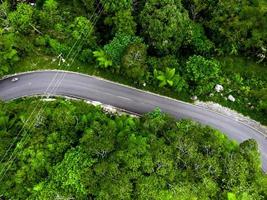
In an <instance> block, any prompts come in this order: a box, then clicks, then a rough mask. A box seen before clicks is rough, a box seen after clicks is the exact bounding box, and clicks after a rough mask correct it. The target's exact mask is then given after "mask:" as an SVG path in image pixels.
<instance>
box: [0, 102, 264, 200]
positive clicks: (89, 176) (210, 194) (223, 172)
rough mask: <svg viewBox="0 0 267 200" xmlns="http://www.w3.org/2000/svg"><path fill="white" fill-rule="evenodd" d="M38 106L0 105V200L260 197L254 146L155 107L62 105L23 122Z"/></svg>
mask: <svg viewBox="0 0 267 200" xmlns="http://www.w3.org/2000/svg"><path fill="white" fill-rule="evenodd" d="M39 104H40V100H39V99H27V100H17V101H13V102H9V103H0V138H1V142H0V158H1V162H0V173H1V176H0V179H1V181H0V199H3V200H4V199H40V200H46V199H140V200H145V199H158V200H168V199H169V200H173V199H177V200H194V199H195V200H196V199H199V200H205V199H206V200H207V199H218V200H219V199H228V200H236V199H238V200H239V199H240V200H251V199H255V200H256V199H266V198H267V176H266V175H265V174H263V172H262V171H261V161H260V155H259V152H258V147H257V143H256V142H255V141H254V140H248V141H244V142H243V143H241V144H237V143H236V142H233V141H230V140H229V139H228V138H227V137H226V136H225V135H223V134H222V133H220V132H219V131H217V130H214V129H211V128H209V127H204V126H201V125H199V124H197V123H195V122H192V121H187V120H180V121H176V120H174V119H173V118H171V117H170V116H167V115H165V114H163V113H161V112H160V110H158V109H156V110H155V111H154V112H151V113H148V114H146V115H144V116H143V117H141V118H136V117H131V116H128V115H121V116H119V115H114V114H108V113H104V112H103V111H102V110H101V108H100V107H94V106H92V105H89V104H86V103H83V102H80V101H69V100H62V99H58V100H56V101H52V102H46V104H45V105H46V106H44V107H43V108H44V109H43V110H42V112H40V113H39V114H38V113H37V112H35V113H34V115H35V116H32V117H30V114H31V112H32V111H33V109H34V108H35V107H36V106H38V105H39ZM28 118H29V119H30V121H28V122H26V119H28ZM33 119H37V120H33ZM22 127H24V128H23V131H22V132H21V131H20V130H21V129H22ZM18 133H20V134H18ZM10 144H15V145H13V146H12V148H10V149H9V148H8V147H9V146H10ZM7 149H9V151H7Z"/></svg>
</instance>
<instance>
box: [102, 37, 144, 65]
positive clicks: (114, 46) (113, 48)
mask: <svg viewBox="0 0 267 200" xmlns="http://www.w3.org/2000/svg"><path fill="white" fill-rule="evenodd" d="M141 42H142V39H141V38H139V37H136V36H131V35H126V34H118V35H116V36H115V37H114V38H113V39H112V41H111V42H110V43H109V44H107V45H105V46H104V51H105V52H106V54H107V55H108V56H109V58H110V59H111V60H112V62H113V64H114V65H116V66H119V65H120V64H121V59H122V57H123V54H124V51H125V50H126V49H127V47H128V46H129V45H130V44H134V43H141Z"/></svg>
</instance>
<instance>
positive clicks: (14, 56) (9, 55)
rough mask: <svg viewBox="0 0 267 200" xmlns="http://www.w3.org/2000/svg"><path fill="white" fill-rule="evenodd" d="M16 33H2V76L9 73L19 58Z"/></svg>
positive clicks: (0, 37) (0, 52) (0, 62)
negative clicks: (15, 45)
mask: <svg viewBox="0 0 267 200" xmlns="http://www.w3.org/2000/svg"><path fill="white" fill-rule="evenodd" d="M15 40H16V37H15V34H12V33H8V34H4V33H2V34H1V33H0V76H2V75H4V74H7V73H8V71H9V69H10V67H11V66H13V65H14V64H15V63H16V62H17V61H18V60H19V57H18V52H17V50H16V49H15V48H14V44H15Z"/></svg>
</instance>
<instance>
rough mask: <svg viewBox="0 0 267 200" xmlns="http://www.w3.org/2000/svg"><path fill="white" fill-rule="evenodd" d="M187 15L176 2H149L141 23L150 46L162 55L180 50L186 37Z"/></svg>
mask: <svg viewBox="0 0 267 200" xmlns="http://www.w3.org/2000/svg"><path fill="white" fill-rule="evenodd" d="M188 20H189V18H188V16H187V13H186V12H184V11H182V8H181V6H180V4H177V2H176V1H174V0H163V1H162V0H149V1H147V2H146V4H145V6H144V9H143V11H142V12H141V15H140V23H141V26H142V28H143V31H142V32H144V36H145V38H146V40H147V41H148V43H149V45H150V46H151V47H153V48H155V50H157V51H159V52H160V53H162V54H172V53H175V52H177V51H178V50H179V48H180V47H181V45H182V42H183V40H184V38H185V35H186V25H187V23H188Z"/></svg>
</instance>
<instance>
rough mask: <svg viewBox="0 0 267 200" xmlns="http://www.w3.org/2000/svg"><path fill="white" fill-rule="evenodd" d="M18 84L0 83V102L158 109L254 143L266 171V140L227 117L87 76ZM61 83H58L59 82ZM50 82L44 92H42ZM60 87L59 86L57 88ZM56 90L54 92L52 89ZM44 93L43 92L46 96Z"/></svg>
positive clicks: (31, 77)
mask: <svg viewBox="0 0 267 200" xmlns="http://www.w3.org/2000/svg"><path fill="white" fill-rule="evenodd" d="M16 77H18V78H19V80H18V81H16V82H12V81H11V80H12V77H9V78H6V79H3V80H0V99H2V100H4V101H8V100H12V99H16V98H20V97H23V96H33V95H37V94H38V95H42V94H45V93H48V94H51V95H53V94H54V95H62V96H70V97H77V98H80V99H87V100H93V101H100V102H102V103H104V104H109V105H112V106H115V107H118V108H122V109H125V110H128V111H131V112H135V113H139V114H143V113H146V112H149V111H152V110H153V109H155V108H156V107H159V108H160V109H161V110H162V111H163V112H166V113H169V114H171V115H173V116H174V117H176V118H178V119H179V118H187V119H193V120H196V121H198V122H200V123H202V124H205V125H210V126H212V127H214V128H216V129H219V130H220V131H222V132H224V133H225V134H227V135H228V136H229V138H231V139H234V140H237V141H238V142H242V141H244V140H246V139H250V138H253V139H255V140H256V141H257V142H258V144H259V148H260V151H261V156H262V162H263V170H264V171H265V172H266V171H267V139H266V137H265V136H264V135H263V133H260V132H259V131H257V130H255V129H253V128H251V127H249V126H247V125H245V124H243V123H240V122H238V121H235V120H234V119H231V118H230V117H227V116H224V115H221V114H217V113H215V112H212V111H209V110H206V109H203V108H201V107H197V106H194V105H191V104H188V103H184V102H181V101H177V100H172V99H170V98H166V97H163V96H158V95H155V94H152V93H147V92H145V91H140V90H136V89H134V88H129V87H126V86H122V85H119V84H116V83H113V82H110V81H106V80H103V79H98V78H96V77H91V76H87V75H82V74H77V73H71V72H63V71H37V72H31V73H26V74H20V75H17V76H16ZM61 80H62V82H61V83H60V81H61ZM50 82H51V85H50V87H49V89H48V90H46V89H47V88H48V86H49V84H50ZM59 83H60V84H59ZM56 86H59V87H58V88H57V89H56V90H55V87H56ZM46 91H47V92H46Z"/></svg>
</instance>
